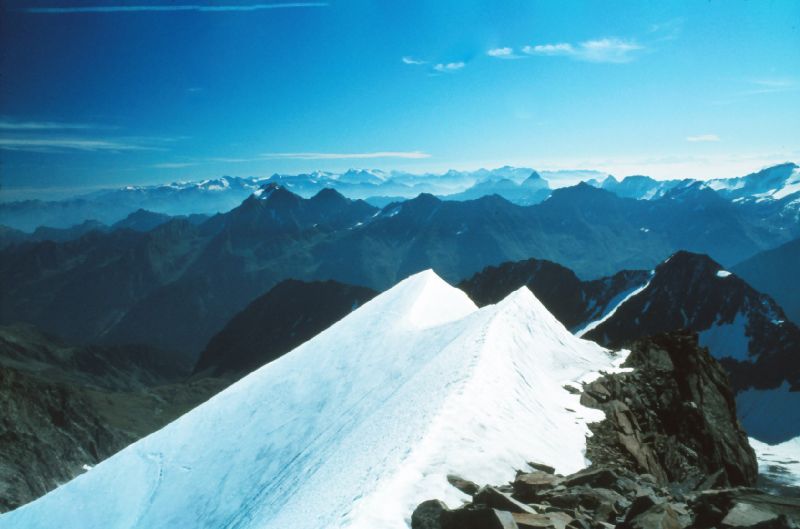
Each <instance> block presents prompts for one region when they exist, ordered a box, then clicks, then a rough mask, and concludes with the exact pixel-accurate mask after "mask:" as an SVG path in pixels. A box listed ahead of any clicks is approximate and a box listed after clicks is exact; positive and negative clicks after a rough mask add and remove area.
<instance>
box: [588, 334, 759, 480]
mask: <svg viewBox="0 0 800 529" xmlns="http://www.w3.org/2000/svg"><path fill="white" fill-rule="evenodd" d="M625 366H626V367H632V368H634V371H633V372H632V373H621V374H615V375H610V376H605V377H603V378H601V379H599V380H597V381H595V382H592V383H591V384H589V385H587V387H586V388H585V391H584V394H583V395H582V397H581V401H582V403H584V404H585V405H587V406H591V407H596V408H599V409H602V410H603V411H604V412H605V413H606V420H604V421H602V422H600V423H597V424H595V425H593V426H591V428H592V430H593V432H594V434H595V435H594V436H592V437H590V438H589V439H588V440H587V450H588V456H589V459H591V460H592V461H593V462H595V463H599V464H613V465H624V466H626V467H628V468H630V469H631V470H634V471H636V472H642V473H648V474H652V475H653V476H655V478H656V479H657V481H658V482H659V483H662V484H663V483H678V484H680V485H681V486H682V487H683V488H688V489H694V488H697V487H699V486H700V485H702V483H703V482H704V481H705V480H707V479H709V477H712V478H713V480H714V482H715V484H717V485H723V486H728V485H754V484H755V482H756V477H757V473H758V469H757V464H756V459H755V454H754V452H753V450H752V449H751V448H750V445H749V444H748V441H747V435H746V434H745V432H744V431H742V429H741V427H740V425H739V422H738V420H737V418H736V406H735V402H734V398H733V393H732V391H731V390H730V387H729V385H728V380H727V376H726V374H725V372H724V370H723V369H722V368H721V367H720V365H719V364H718V363H717V362H716V361H715V360H714V359H713V358H712V357H711V356H710V355H709V353H708V351H707V350H705V349H703V348H700V347H698V345H697V336H696V335H694V334H691V333H672V334H663V335H658V336H655V337H653V338H650V339H645V340H640V341H638V342H636V343H635V344H633V347H632V350H631V353H630V355H629V357H628V359H627V361H626V363H625Z"/></svg>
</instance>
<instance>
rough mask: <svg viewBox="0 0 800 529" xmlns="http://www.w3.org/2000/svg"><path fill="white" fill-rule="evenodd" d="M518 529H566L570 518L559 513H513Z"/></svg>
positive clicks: (570, 520)
mask: <svg viewBox="0 0 800 529" xmlns="http://www.w3.org/2000/svg"><path fill="white" fill-rule="evenodd" d="M512 516H513V517H514V521H515V522H517V525H518V526H519V528H520V529H566V527H567V525H568V524H569V523H571V522H572V521H573V519H572V517H571V516H569V515H567V514H564V513H559V512H554V513H550V514H529V513H513V514H512Z"/></svg>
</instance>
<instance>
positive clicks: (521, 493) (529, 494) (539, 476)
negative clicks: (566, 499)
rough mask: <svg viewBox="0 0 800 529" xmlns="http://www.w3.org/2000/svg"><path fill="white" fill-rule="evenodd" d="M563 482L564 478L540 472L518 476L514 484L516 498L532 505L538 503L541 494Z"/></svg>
mask: <svg viewBox="0 0 800 529" xmlns="http://www.w3.org/2000/svg"><path fill="white" fill-rule="evenodd" d="M563 481H564V478H560V477H558V476H555V475H553V474H548V473H546V472H541V471H538V470H537V471H535V472H527V473H523V474H517V477H516V478H515V479H514V483H513V487H514V497H515V498H517V499H518V500H520V501H524V502H525V503H530V502H533V501H536V499H537V498H538V496H539V494H540V493H542V492H543V491H545V490H550V489H552V488H554V487H556V486H558V485H560V484H561V483H562V482H563Z"/></svg>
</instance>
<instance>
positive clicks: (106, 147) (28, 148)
mask: <svg viewBox="0 0 800 529" xmlns="http://www.w3.org/2000/svg"><path fill="white" fill-rule="evenodd" d="M0 150H7V151H25V152H40V153H56V152H69V151H78V152H123V151H162V150H164V149H163V148H162V147H157V146H155V145H152V144H149V142H148V141H139V140H136V139H125V138H120V139H118V140H106V139H96V138H29V137H27V138H8V137H3V138H0Z"/></svg>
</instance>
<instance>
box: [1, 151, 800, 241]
mask: <svg viewBox="0 0 800 529" xmlns="http://www.w3.org/2000/svg"><path fill="white" fill-rule="evenodd" d="M579 182H587V183H589V184H590V185H592V186H595V187H600V188H602V189H605V190H608V191H611V192H613V193H615V194H617V195H618V196H620V197H622V198H634V199H637V200H651V199H658V198H663V197H664V196H666V194H667V193H670V192H673V191H676V190H681V189H686V188H694V189H698V188H699V189H710V190H713V191H715V192H717V193H718V194H719V195H720V196H721V197H723V198H725V199H726V200H731V201H735V202H737V203H742V204H741V205H742V206H743V207H745V206H748V205H752V203H755V204H757V206H758V207H757V208H756V209H758V210H763V209H764V208H765V207H766V206H767V205H768V204H764V202H767V203H770V204H772V206H773V208H779V209H782V210H784V214H791V215H793V216H794V219H795V220H797V215H798V208H799V207H800V201H798V197H800V195H798V193H800V173H798V170H797V166H796V165H795V164H791V163H786V164H782V165H777V166H774V167H770V168H768V169H764V170H763V171H759V172H757V173H753V174H750V175H747V176H742V177H735V178H726V179H714V180H706V181H698V180H690V179H684V180H655V179H653V178H650V177H647V176H629V177H626V178H624V179H622V180H617V179H616V178H614V177H613V176H611V175H608V174H606V173H601V172H598V171H538V172H537V171H534V170H533V169H529V168H517V167H508V166H506V167H500V168H498V169H491V170H489V169H479V170H476V171H455V170H451V171H447V172H445V173H441V174H434V173H425V174H412V173H407V172H402V171H391V172H386V171H379V170H364V169H351V170H349V171H346V172H344V173H331V172H324V171H315V172H312V173H302V174H296V175H282V174H274V175H272V176H270V177H267V178H263V177H246V178H242V177H231V176H223V177H220V178H217V179H211V180H203V181H200V182H176V183H172V184H166V185H152V186H127V187H124V188H120V189H108V190H103V191H96V192H93V193H90V194H86V195H81V196H78V197H74V198H70V199H65V200H60V201H42V200H25V201H17V202H4V203H0V226H5V227H7V228H13V229H16V230H20V231H24V232H27V233H31V232H33V231H34V230H35V229H36V228H38V227H41V226H46V227H51V228H71V227H73V226H75V225H80V224H83V223H84V222H86V221H89V220H91V221H96V222H99V223H102V224H105V225H112V224H115V223H117V222H119V221H120V220H122V219H124V218H125V217H126V216H127V215H129V214H130V213H133V212H134V211H137V210H139V209H144V210H147V211H151V212H154V213H161V214H166V215H170V216H177V215H191V214H201V215H213V214H216V213H222V212H226V211H229V210H230V209H232V208H234V207H236V206H237V205H238V204H239V203H241V202H242V201H243V200H244V199H245V198H246V197H247V196H248V195H250V194H251V193H253V192H254V191H255V190H256V189H258V188H259V187H261V186H263V185H264V184H266V183H275V184H279V185H281V186H282V187H284V188H286V189H288V190H290V191H292V192H293V193H295V194H297V195H299V196H302V197H304V198H310V197H312V196H314V195H315V194H316V193H318V192H319V191H321V190H323V189H326V188H330V189H335V190H337V191H339V192H340V193H341V194H343V195H345V196H347V197H348V198H353V199H364V200H366V201H367V202H369V203H370V204H372V205H374V206H377V207H384V206H386V205H388V204H389V203H390V202H393V201H400V200H406V199H410V198H414V197H416V196H417V195H419V194H420V193H428V194H432V195H435V196H438V197H440V198H444V199H447V200H473V199H476V198H480V197H483V196H488V195H494V194H496V195H499V196H501V197H503V198H505V199H506V200H508V201H510V202H513V203H515V204H518V205H532V204H536V203H539V202H541V201H543V200H545V199H546V198H547V197H548V196H549V195H550V194H551V193H552V191H553V189H557V188H562V187H568V186H572V185H576V184H578V183H579ZM0 236H2V232H0ZM0 240H2V239H1V238H0Z"/></svg>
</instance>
